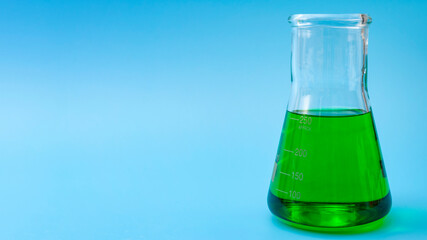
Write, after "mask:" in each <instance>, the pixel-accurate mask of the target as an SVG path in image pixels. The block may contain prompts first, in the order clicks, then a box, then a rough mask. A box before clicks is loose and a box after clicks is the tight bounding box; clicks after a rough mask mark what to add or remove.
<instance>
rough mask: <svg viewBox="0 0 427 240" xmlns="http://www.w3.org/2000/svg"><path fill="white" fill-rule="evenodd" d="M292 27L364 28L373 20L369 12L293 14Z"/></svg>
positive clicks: (290, 18)
mask: <svg viewBox="0 0 427 240" xmlns="http://www.w3.org/2000/svg"><path fill="white" fill-rule="evenodd" d="M288 21H289V23H290V24H291V25H292V27H315V26H322V27H335V28H363V27H366V26H367V25H368V24H370V23H371V22H372V18H371V17H370V16H368V15H367V14H362V13H350V14H293V15H291V16H289V18H288Z"/></svg>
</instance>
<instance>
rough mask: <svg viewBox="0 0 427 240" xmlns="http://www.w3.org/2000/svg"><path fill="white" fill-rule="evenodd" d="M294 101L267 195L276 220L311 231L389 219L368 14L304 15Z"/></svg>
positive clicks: (295, 35)
mask: <svg viewBox="0 0 427 240" xmlns="http://www.w3.org/2000/svg"><path fill="white" fill-rule="evenodd" d="M289 22H290V23H291V25H292V55H291V70H292V79H291V94H290V99H289V103H288V110H287V113H286V118H285V122H284V124H283V129H282V134H281V138H280V143H279V147H278V151H277V156H276V159H275V163H274V169H273V174H272V178H271V183H270V189H269V193H268V206H269V208H270V210H271V212H272V213H273V214H274V215H276V216H277V217H279V218H280V219H282V220H285V222H287V223H290V224H291V225H294V226H297V227H302V228H308V229H314V230H316V229H319V230H320V229H326V228H346V227H354V226H359V225H363V224H367V223H371V222H374V221H376V220H379V219H382V218H383V217H384V216H385V215H387V213H388V212H389V211H390V208H391V195H390V190H389V185H388V181H387V175H386V171H385V168H384V163H383V158H382V155H381V150H380V145H379V142H378V136H377V133H376V129H375V123H374V119H373V115H372V111H371V106H370V103H369V96H368V89H367V86H366V82H367V78H366V76H367V47H368V26H369V24H370V23H371V18H370V17H369V16H368V15H366V14H297V15H292V16H290V17H289Z"/></svg>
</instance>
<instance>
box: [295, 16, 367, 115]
mask: <svg viewBox="0 0 427 240" xmlns="http://www.w3.org/2000/svg"><path fill="white" fill-rule="evenodd" d="M289 21H290V23H291V24H292V55H291V71H292V80H291V81H292V87H291V96H290V100H289V105H288V110H289V111H291V112H295V113H305V114H314V115H328V114H330V115H354V114H360V113H366V112H369V111H370V103H369V96H368V90H367V86H366V81H367V79H366V77H367V47H368V24H369V23H370V22H371V18H370V17H369V16H367V15H365V14H308V15H305V14H298V15H292V16H291V17H290V18H289Z"/></svg>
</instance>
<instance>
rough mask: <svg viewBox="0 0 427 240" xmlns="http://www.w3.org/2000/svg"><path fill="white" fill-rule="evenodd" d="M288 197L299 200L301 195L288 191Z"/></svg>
mask: <svg viewBox="0 0 427 240" xmlns="http://www.w3.org/2000/svg"><path fill="white" fill-rule="evenodd" d="M289 197H291V198H292V199H297V200H298V199H300V198H301V193H300V192H297V191H295V190H289Z"/></svg>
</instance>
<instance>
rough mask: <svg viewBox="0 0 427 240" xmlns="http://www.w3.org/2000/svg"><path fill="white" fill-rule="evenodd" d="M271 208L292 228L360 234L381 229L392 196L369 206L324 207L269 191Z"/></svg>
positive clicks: (346, 204) (339, 205) (365, 204)
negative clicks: (276, 194)
mask: <svg viewBox="0 0 427 240" xmlns="http://www.w3.org/2000/svg"><path fill="white" fill-rule="evenodd" d="M268 207H269V208H270V211H271V212H272V213H273V214H274V215H275V216H276V217H278V218H279V219H280V220H281V221H284V222H285V223H287V224H289V225H291V226H293V227H297V228H302V229H306V230H311V231H327V232H332V231H342V230H343V231H350V232H352V231H356V232H357V231H363V229H364V231H367V230H369V229H375V227H378V226H377V225H381V220H382V219H383V218H384V217H385V216H386V215H387V213H388V212H389V211H390V208H391V195H390V192H389V193H388V194H387V195H386V196H385V197H384V198H382V199H379V200H375V201H369V202H355V203H324V202H302V201H292V200H287V199H281V198H278V197H276V196H275V195H273V194H272V193H271V192H270V191H269V193H268ZM359 228H360V229H359ZM362 228H363V229H362Z"/></svg>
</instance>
